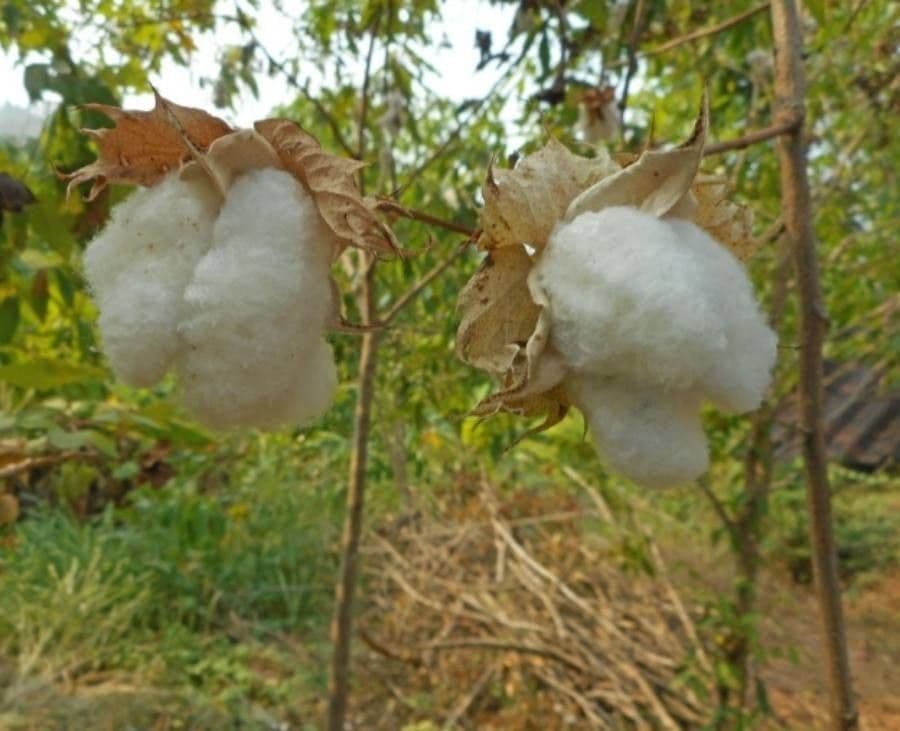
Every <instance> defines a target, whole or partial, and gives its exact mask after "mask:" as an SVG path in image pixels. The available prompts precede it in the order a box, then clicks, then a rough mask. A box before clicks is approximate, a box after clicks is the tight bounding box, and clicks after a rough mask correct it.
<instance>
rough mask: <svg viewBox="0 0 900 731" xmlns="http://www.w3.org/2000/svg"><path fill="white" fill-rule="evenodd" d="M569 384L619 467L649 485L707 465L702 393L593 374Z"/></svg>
mask: <svg viewBox="0 0 900 731" xmlns="http://www.w3.org/2000/svg"><path fill="white" fill-rule="evenodd" d="M566 385H567V389H568V391H569V393H570V395H571V396H572V398H573V400H574V401H575V403H576V405H577V406H578V407H579V408H580V409H581V410H582V412H584V414H585V417H586V419H587V421H588V423H589V424H590V427H591V431H592V432H593V435H594V439H595V441H596V443H597V449H598V450H599V452H600V454H601V455H602V456H603V457H604V459H605V460H606V461H607V462H608V463H609V465H610V467H611V468H612V469H613V471H614V472H617V473H619V474H621V475H623V476H625V477H627V478H629V479H631V480H634V481H635V482H637V483H639V484H641V485H646V486H648V487H670V486H674V485H679V484H683V483H686V482H690V481H691V480H695V479H696V478H698V477H699V476H700V475H702V474H703V473H704V472H705V471H706V470H707V469H708V467H709V455H708V452H707V447H706V437H705V435H704V433H703V428H702V425H701V422H700V416H699V410H700V402H701V399H702V396H701V394H700V393H699V392H697V391H668V390H666V389H664V388H661V387H658V386H649V387H648V386H646V385H643V384H636V383H634V382H632V381H629V380H628V379H624V378H606V377H591V376H587V377H585V376H581V377H576V378H573V379H570V380H569V381H568V382H567V384H566Z"/></svg>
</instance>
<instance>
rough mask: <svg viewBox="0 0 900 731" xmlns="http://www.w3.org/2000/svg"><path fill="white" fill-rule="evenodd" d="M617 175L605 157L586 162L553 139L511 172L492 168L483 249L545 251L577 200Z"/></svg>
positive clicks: (486, 193)
mask: <svg viewBox="0 0 900 731" xmlns="http://www.w3.org/2000/svg"><path fill="white" fill-rule="evenodd" d="M617 170H618V166H617V165H616V164H615V163H614V162H613V161H612V160H611V159H610V158H609V156H608V155H607V154H606V152H605V151H601V152H599V154H598V156H597V157H596V158H586V157H581V156H579V155H575V154H573V153H572V152H570V151H569V149H568V148H567V147H566V146H565V145H563V144H562V143H561V142H559V141H558V140H556V139H553V138H551V139H550V141H549V142H548V143H547V144H546V145H544V147H543V148H541V149H540V150H538V151H537V152H536V153H534V154H533V155H529V156H527V157H526V158H524V159H523V160H521V161H520V162H519V164H518V165H516V167H515V168H513V169H512V170H502V169H495V168H494V167H493V165H491V166H489V167H488V174H487V179H486V180H485V183H484V185H483V186H482V193H483V195H484V209H483V210H482V212H481V227H482V229H483V234H482V237H481V239H480V241H479V245H480V246H481V247H482V248H484V249H495V248H499V247H503V246H516V245H521V244H523V243H527V244H530V245H531V246H533V247H534V248H536V249H538V250H540V249H541V248H543V246H544V245H545V244H546V242H547V238H548V237H549V236H550V232H551V231H552V230H553V227H554V226H555V225H556V223H557V222H558V221H559V220H560V219H561V218H562V217H563V215H564V214H565V212H566V210H567V209H568V207H569V204H570V203H571V201H572V199H573V198H574V197H575V196H576V195H578V194H579V193H580V192H582V191H583V190H585V189H587V188H589V187H590V186H592V185H593V184H594V183H596V182H597V181H598V180H601V179H602V178H604V177H606V176H608V175H611V174H612V173H614V172H615V171H617Z"/></svg>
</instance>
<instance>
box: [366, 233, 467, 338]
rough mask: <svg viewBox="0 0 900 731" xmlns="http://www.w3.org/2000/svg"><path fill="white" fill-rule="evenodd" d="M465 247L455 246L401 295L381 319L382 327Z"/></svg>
mask: <svg viewBox="0 0 900 731" xmlns="http://www.w3.org/2000/svg"><path fill="white" fill-rule="evenodd" d="M466 245H467V244H463V245H462V246H457V247H456V249H455V250H454V251H453V253H452V254H450V256H448V257H447V258H446V259H444V260H443V261H442V262H440V263H438V264H436V265H435V266H434V267H432V268H431V269H430V270H429V271H428V272H427V273H426V274H425V275H423V276H422V278H421V279H419V281H418V282H416V283H415V284H414V285H413V286H412V287H410V288H409V289H408V290H407V291H406V292H405V293H404V294H403V295H401V296H400V297H399V298H398V299H397V300H396V301H395V302H394V304H393V305H391V308H390V309H389V310H388V311H387V313H386V314H385V315H384V317H382V318H381V322H382V323H383V324H384V325H388V324H389V323H390V322H391V321H392V320H393V319H394V318H395V317H397V315H399V314H400V312H402V311H403V308H404V307H406V306H407V305H408V304H409V303H410V302H412V301H413V300H414V299H415V298H416V297H417V296H418V295H419V293H420V292H421V291H422V290H423V289H425V287H427V286H428V285H429V284H431V283H432V282H433V281H434V280H435V279H437V278H438V277H439V276H441V274H443V273H444V271H445V270H446V269H447V267H449V266H450V265H451V264H452V263H453V262H454V261H456V260H457V259H458V258H459V257H460V256H461V255H462V253H463V252H464V251H465V250H466Z"/></svg>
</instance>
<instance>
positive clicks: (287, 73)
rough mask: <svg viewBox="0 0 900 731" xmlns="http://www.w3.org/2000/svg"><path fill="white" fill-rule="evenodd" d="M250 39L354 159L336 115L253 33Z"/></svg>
mask: <svg viewBox="0 0 900 731" xmlns="http://www.w3.org/2000/svg"><path fill="white" fill-rule="evenodd" d="M250 37H251V39H252V40H253V42H254V43H255V44H256V47H257V48H258V49H259V50H260V51H261V52H262V54H263V56H265V57H266V61H268V62H269V65H270V66H271V67H272V68H274V69H276V70H277V71H279V72H280V73H281V75H282V76H284V78H285V80H286V81H287V82H288V83H289V84H290V85H291V86H293V87H294V88H295V89H296V90H297V91H299V92H300V93H301V94H303V96H305V97H306V100H307V101H309V102H310V103H312V105H313V106H314V107H315V109H316V111H317V112H318V113H319V116H321V117H322V119H324V120H325V123H326V124H327V125H328V128H329V129H330V130H331V134H332V135H333V136H334V139H335V142H337V143H338V145H339V146H340V148H341V149H342V150H343V151H344V153H345V154H347V155H348V156H350V157H353V155H354V150H353V148H352V147H351V146H350V143H349V142H347V138H346V137H344V133H343V132H341V126H340V125H339V124H338V121H337V119H335V117H334V115H333V114H331V112H329V111H328V110H327V109H326V108H325V105H324V104H322V102H320V101H319V100H318V98H317V97H316V95H315V94H311V93H310V91H309V84H301V83H300V79H298V78H297V76H296V74H294V72H293V71H291V70H290V69H289V68H288V67H287V66H285V65H284V64H283V63H282V62H281V61H279V60H278V59H277V58H275V57H274V56H273V55H272V54H271V53H270V52H269V50H268V49H267V48H266V47H265V46H264V45H263V44H262V43H260V41H259V39H258V38H257V37H256V36H255V35H253V34H252V33H251V35H250Z"/></svg>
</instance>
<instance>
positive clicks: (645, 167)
mask: <svg viewBox="0 0 900 731" xmlns="http://www.w3.org/2000/svg"><path fill="white" fill-rule="evenodd" d="M708 127H709V102H708V99H707V97H706V95H704V97H703V103H702V106H701V109H700V115H699V116H698V118H697V122H696V124H695V125H694V131H693V133H692V134H691V136H690V138H689V139H688V140H687V142H685V143H684V144H683V145H681V146H680V147H677V148H676V149H674V150H647V151H645V152H644V153H643V154H642V155H641V156H640V157H639V158H638V159H637V161H636V162H635V163H634V164H632V165H629V166H628V167H626V168H624V169H622V170H620V171H619V172H617V173H615V174H614V175H610V176H609V177H607V178H604V179H603V180H601V181H600V182H598V183H596V184H595V185H593V186H591V187H590V188H589V189H588V190H586V191H584V192H583V193H581V194H580V195H579V196H578V197H577V198H575V200H573V201H571V205H569V207H568V210H567V211H566V215H565V220H567V221H571V220H572V219H574V218H575V217H577V216H579V215H580V214H582V213H585V212H587V211H599V210H602V209H603V208H609V207H611V206H633V207H635V208H639V209H640V210H642V211H646V212H647V213H651V214H653V215H655V216H658V217H660V218H662V217H663V216H665V215H666V214H667V213H669V212H670V211H671V210H672V209H673V208H675V207H676V206H678V205H679V203H680V202H681V201H682V200H683V198H684V197H685V196H686V195H687V194H688V191H689V190H690V188H691V185H693V183H694V178H695V177H696V175H697V170H698V168H699V166H700V160H701V158H702V156H703V145H704V143H705V141H706V132H707V128H708Z"/></svg>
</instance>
